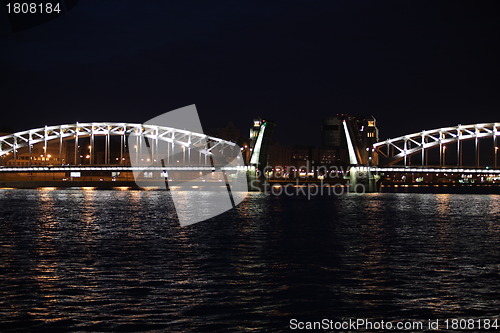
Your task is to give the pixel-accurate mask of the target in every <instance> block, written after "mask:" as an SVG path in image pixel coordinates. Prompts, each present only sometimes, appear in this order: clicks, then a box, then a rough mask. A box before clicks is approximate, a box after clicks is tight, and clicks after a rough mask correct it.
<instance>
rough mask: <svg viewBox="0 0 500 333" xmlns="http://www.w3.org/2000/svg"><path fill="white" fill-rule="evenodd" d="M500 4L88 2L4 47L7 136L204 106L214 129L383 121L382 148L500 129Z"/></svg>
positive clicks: (0, 103) (310, 129) (302, 131)
mask: <svg viewBox="0 0 500 333" xmlns="http://www.w3.org/2000/svg"><path fill="white" fill-rule="evenodd" d="M496 2H497V1H435V0H433V1H420V0H419V1H403V0H395V1H333V0H328V1H319V0H301V1H298V0H286V1H265V2H264V1H262V2H258V1H250V0H237V1H235V0H228V1H206V0H202V1H176V2H174V1H164V0H160V1H126V0H107V1H102V0H100V1H97V0H93V1H90V0H87V1H80V2H79V3H78V4H77V5H76V7H74V8H73V9H72V10H71V11H69V12H68V13H67V14H65V15H63V16H61V17H59V18H57V19H55V20H52V21H50V22H48V23H45V24H42V25H39V26H36V27H34V28H31V29H27V30H24V31H20V32H16V33H11V34H7V35H3V37H2V40H1V41H0V63H1V64H0V82H1V91H0V110H1V112H2V117H1V119H2V120H1V126H2V127H5V126H10V127H12V128H14V129H16V130H22V129H28V128H34V127H40V126H43V125H45V124H49V125H50V124H54V125H55V124H61V123H74V122H75V121H82V122H83V121H128V122H144V121H146V120H148V119H149V118H152V117H155V116H157V115H159V114H161V113H163V112H167V111H170V110H173V109H176V108H179V107H182V106H186V105H189V104H196V105H197V108H198V112H199V113H200V116H201V119H202V123H203V125H204V126H205V127H213V126H217V125H224V124H225V123H226V122H227V121H228V120H231V121H233V122H234V123H235V124H236V125H237V126H239V127H240V128H242V129H244V130H245V132H246V128H247V127H248V126H249V125H250V123H251V120H252V118H253V117H254V116H256V115H260V116H262V117H265V118H270V119H274V120H275V121H276V123H277V128H276V136H275V139H277V140H278V141H282V142H284V141H286V140H289V141H290V142H293V143H299V142H303V143H307V144H318V143H319V128H320V120H321V118H322V117H325V116H329V115H334V114H337V113H351V114H366V115H374V116H375V117H376V118H377V119H378V121H379V128H380V130H381V135H380V137H381V139H385V138H388V137H393V136H399V135H403V134H407V133H410V132H416V131H420V130H423V129H432V128H436V127H443V126H448V125H456V124H458V123H462V124H467V123H477V122H493V121H499V122H500V117H499V114H498V110H499V106H500V96H499V91H500V89H499V88H500V83H499V78H500V66H499V61H500V50H499V46H498V43H499V40H500V39H499V33H500V11H499V8H500V7H499V6H498V5H496Z"/></svg>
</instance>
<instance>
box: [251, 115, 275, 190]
mask: <svg viewBox="0 0 500 333" xmlns="http://www.w3.org/2000/svg"><path fill="white" fill-rule="evenodd" d="M274 125H275V124H274V122H272V121H269V120H263V119H260V118H258V119H254V122H253V127H252V128H251V129H250V144H249V147H248V148H247V149H248V151H246V154H244V155H245V156H247V164H248V165H249V166H250V167H252V168H251V169H250V170H249V174H248V178H249V179H248V180H249V182H250V183H251V184H252V183H254V181H257V183H259V186H260V185H262V180H263V179H264V170H265V168H266V166H267V162H268V157H269V144H270V143H271V136H272V133H273V129H274Z"/></svg>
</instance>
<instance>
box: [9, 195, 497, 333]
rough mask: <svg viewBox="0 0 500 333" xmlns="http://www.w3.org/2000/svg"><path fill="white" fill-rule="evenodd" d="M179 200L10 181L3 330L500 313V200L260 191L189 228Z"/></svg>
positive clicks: (274, 327)
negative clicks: (23, 186) (18, 186)
mask: <svg viewBox="0 0 500 333" xmlns="http://www.w3.org/2000/svg"><path fill="white" fill-rule="evenodd" d="M167 199H168V198H166V192H162V191H118V190H110V191H106V190H72V189H67V190H63V189H57V190H9V189H3V190H0V207H1V209H2V213H1V215H0V331H2V332H4V331H16V330H20V331H21V330H23V331H24V330H31V331H35V330H36V331H39V330H47V331H49V330H50V331H54V330H56V331H57V330H61V331H62V330H76V331H140V330H160V331H184V332H186V331H187V332H189V331H221V332H223V331H251V330H256V331H283V330H286V329H287V328H289V325H290V320H291V319H294V318H295V319H297V320H300V321H318V320H322V319H323V318H329V319H332V320H341V319H349V318H353V319H355V318H371V319H373V320H386V321H396V320H409V319H418V320H420V319H422V320H427V319H438V318H439V319H445V318H495V317H496V318H498V315H499V308H500V303H499V301H498V300H499V299H500V279H499V268H500V248H499V245H500V218H499V216H500V196H498V195H447V194H437V195H436V194H401V193H400V194H391V193H383V194H380V193H378V194H359V195H358V194H347V195H343V196H338V197H331V196H330V197H328V196H318V197H311V198H310V200H308V199H307V198H306V197H301V196H294V197H286V196H279V197H276V196H266V195H264V194H262V193H250V194H249V195H248V197H247V198H246V199H245V201H243V202H242V203H241V204H240V205H239V206H238V207H237V208H236V209H233V210H231V211H228V212H226V213H224V214H222V215H219V216H218V217H215V218H213V219H211V220H209V221H206V222H201V223H198V224H195V225H192V226H189V227H184V228H183V227H180V226H179V225H178V223H177V221H176V216H175V213H174V210H173V205H172V203H171V201H169V200H167Z"/></svg>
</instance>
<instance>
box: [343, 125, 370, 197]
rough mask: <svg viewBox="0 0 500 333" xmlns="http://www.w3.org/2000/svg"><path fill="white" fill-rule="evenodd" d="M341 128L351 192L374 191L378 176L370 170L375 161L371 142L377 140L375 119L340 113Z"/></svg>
mask: <svg viewBox="0 0 500 333" xmlns="http://www.w3.org/2000/svg"><path fill="white" fill-rule="evenodd" d="M340 120H341V122H342V130H343V134H344V137H345V142H346V145H347V152H348V161H349V166H350V169H349V185H350V190H351V191H353V192H375V191H376V190H377V188H376V187H377V186H376V184H377V181H378V180H379V176H378V175H375V174H373V173H372V172H371V171H370V168H369V167H370V166H372V165H374V164H376V163H377V159H376V154H374V152H375V151H374V149H373V144H375V143H376V142H377V141H378V128H377V121H376V119H375V118H374V117H373V116H371V117H366V118H362V117H353V116H348V115H341V116H340Z"/></svg>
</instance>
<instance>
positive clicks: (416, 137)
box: [373, 123, 500, 166]
mask: <svg viewBox="0 0 500 333" xmlns="http://www.w3.org/2000/svg"><path fill="white" fill-rule="evenodd" d="M498 136H500V123H483V124H472V125H458V126H453V127H444V128H438V129H433V130H426V131H422V132H418V133H413V134H409V135H404V136H400V137H397V138H393V139H388V140H385V141H380V142H377V143H375V144H374V145H373V148H374V149H375V151H376V152H377V153H378V154H379V157H381V158H380V159H379V160H380V162H382V163H380V162H379V164H380V165H387V166H389V165H394V164H396V163H398V162H401V161H403V162H404V165H405V166H407V165H409V162H410V161H409V158H410V156H413V155H417V154H421V164H422V166H424V165H427V164H428V163H427V161H426V157H427V152H428V151H429V150H430V149H433V148H439V159H440V165H441V166H444V157H443V156H445V150H446V146H445V145H446V144H450V143H456V146H457V150H456V153H457V166H461V165H462V154H463V149H462V142H463V141H466V140H475V152H476V156H475V158H476V164H477V165H478V164H479V159H480V157H479V140H480V139H484V138H492V140H493V147H494V148H493V149H494V154H495V162H496V155H497V150H498V146H497V137H498Z"/></svg>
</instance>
